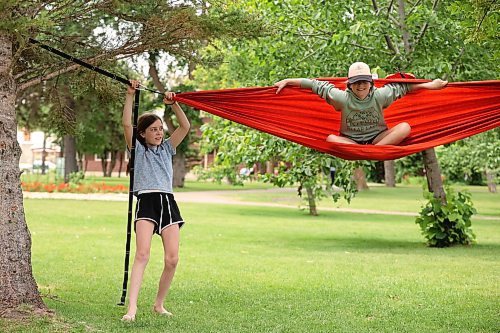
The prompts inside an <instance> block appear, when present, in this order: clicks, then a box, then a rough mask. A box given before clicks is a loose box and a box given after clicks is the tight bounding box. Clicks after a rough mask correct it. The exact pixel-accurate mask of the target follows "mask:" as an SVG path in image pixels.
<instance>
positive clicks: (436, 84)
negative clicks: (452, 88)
mask: <svg viewBox="0 0 500 333" xmlns="http://www.w3.org/2000/svg"><path fill="white" fill-rule="evenodd" d="M447 84H448V81H443V80H441V79H435V80H433V81H431V82H425V83H418V84H412V85H410V91H415V90H419V89H429V90H439V89H443V88H444V87H446V85H447Z"/></svg>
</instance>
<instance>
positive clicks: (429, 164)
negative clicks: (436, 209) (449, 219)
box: [422, 148, 446, 205]
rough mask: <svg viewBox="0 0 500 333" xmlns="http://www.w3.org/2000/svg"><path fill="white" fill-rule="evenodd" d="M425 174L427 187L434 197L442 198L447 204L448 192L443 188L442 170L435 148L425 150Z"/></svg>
mask: <svg viewBox="0 0 500 333" xmlns="http://www.w3.org/2000/svg"><path fill="white" fill-rule="evenodd" d="M422 154H423V156H424V167H425V176H426V178H427V187H428V188H429V192H431V193H433V195H434V198H437V199H440V200H441V202H442V203H443V204H444V205H445V204H446V193H445V192H444V188H443V181H442V179H441V170H440V168H439V163H438V160H437V157H436V152H435V150H434V148H431V149H427V150H424V151H423V152H422Z"/></svg>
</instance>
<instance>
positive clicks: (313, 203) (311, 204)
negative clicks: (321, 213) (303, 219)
mask: <svg viewBox="0 0 500 333" xmlns="http://www.w3.org/2000/svg"><path fill="white" fill-rule="evenodd" d="M306 191H307V200H308V202H309V214H310V215H313V216H318V210H317V209H316V200H314V193H313V190H312V188H311V187H310V186H306Z"/></svg>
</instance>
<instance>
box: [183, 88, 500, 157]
mask: <svg viewBox="0 0 500 333" xmlns="http://www.w3.org/2000/svg"><path fill="white" fill-rule="evenodd" d="M319 80H325V81H329V82H331V83H333V84H335V86H336V87H338V88H340V89H345V87H346V85H345V82H346V78H323V79H319ZM391 82H404V83H423V82H428V80H418V79H402V78H401V79H379V80H375V85H376V86H377V87H381V86H383V85H385V84H387V83H391ZM276 89H277V88H276V87H262V88H240V89H224V90H211V91H197V92H188V93H181V94H177V96H176V100H177V101H179V102H181V103H184V104H186V105H190V106H192V107H194V108H197V109H200V110H204V111H206V112H209V113H211V114H214V115H216V116H219V117H222V118H226V119H229V120H232V121H234V122H237V123H240V124H243V125H246V126H248V127H252V128H255V129H257V130H259V131H263V132H266V133H269V134H272V135H275V136H278V137H280V138H283V139H286V140H290V141H293V142H296V143H298V144H301V145H304V146H306V147H310V148H313V149H316V150H318V151H320V152H324V153H327V154H330V155H333V156H337V157H340V158H343V159H347V160H392V159H397V158H400V157H403V156H406V155H410V154H414V153H417V152H420V151H423V150H425V149H429V148H432V147H436V146H439V145H443V144H446V143H450V142H454V141H457V140H460V139H464V138H467V137H469V136H472V135H475V134H479V133H481V132H485V131H488V130H490V129H493V128H496V127H498V126H499V125H500V81H498V80H497V81H477V82H454V83H448V85H447V86H446V88H444V89H442V90H426V89H420V90H417V91H414V92H410V93H409V94H407V95H406V96H404V97H403V98H401V99H399V100H397V101H396V102H394V103H393V104H392V105H391V106H390V107H389V108H387V109H386V110H385V112H384V115H385V119H386V122H387V125H388V126H389V128H391V127H393V126H395V125H396V124H398V123H401V122H408V123H409V124H410V126H411V128H412V131H411V134H410V136H409V137H408V138H406V139H405V140H404V141H403V142H402V143H401V144H400V145H398V146H375V145H353V144H342V143H329V142H326V137H327V136H328V135H330V134H336V135H338V134H339V128H340V112H337V111H336V110H335V109H334V108H333V107H332V106H331V105H329V104H327V103H326V101H325V100H323V99H322V98H320V97H319V96H317V95H316V94H314V93H312V92H311V91H310V90H308V89H301V88H297V87H286V88H285V89H283V90H282V91H281V92H280V93H279V94H278V95H277V94H276Z"/></svg>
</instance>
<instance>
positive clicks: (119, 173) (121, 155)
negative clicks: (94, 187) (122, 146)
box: [118, 151, 125, 178]
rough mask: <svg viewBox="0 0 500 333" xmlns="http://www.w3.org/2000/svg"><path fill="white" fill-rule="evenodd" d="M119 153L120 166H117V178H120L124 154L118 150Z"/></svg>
mask: <svg viewBox="0 0 500 333" xmlns="http://www.w3.org/2000/svg"><path fill="white" fill-rule="evenodd" d="M119 154H120V167H119V168H118V178H120V177H121V176H122V168H123V159H124V155H125V154H123V152H122V151H120V152H119Z"/></svg>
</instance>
